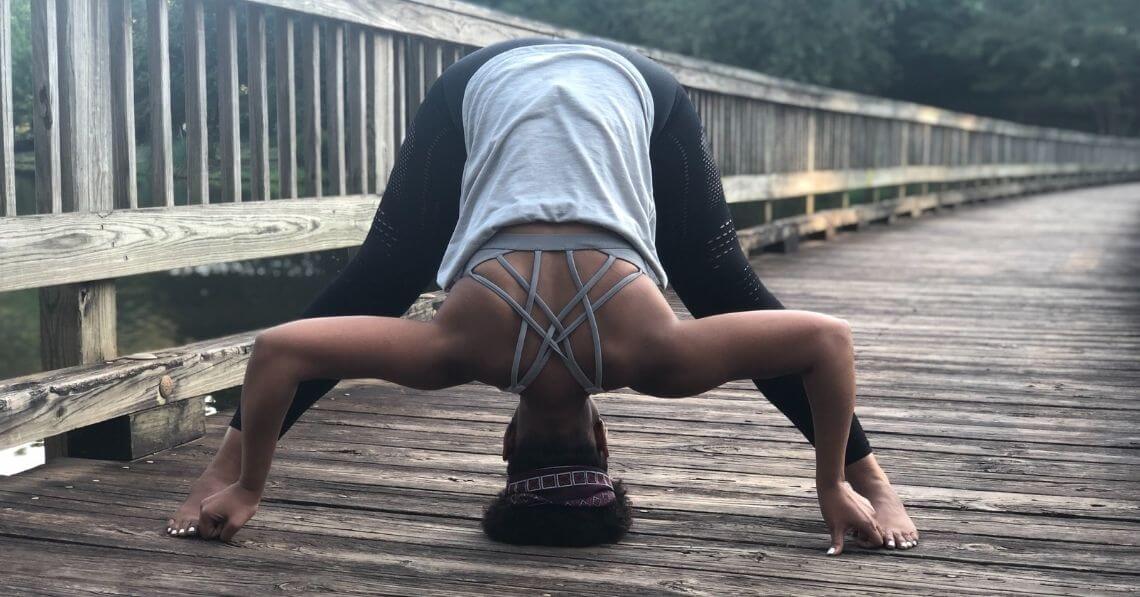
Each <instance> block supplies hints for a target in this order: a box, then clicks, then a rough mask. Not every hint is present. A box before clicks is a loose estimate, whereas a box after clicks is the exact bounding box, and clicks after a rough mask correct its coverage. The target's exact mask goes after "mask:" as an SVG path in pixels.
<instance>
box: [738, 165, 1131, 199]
mask: <svg viewBox="0 0 1140 597" xmlns="http://www.w3.org/2000/svg"><path fill="white" fill-rule="evenodd" d="M1137 169H1140V164H1138V165H1136V166H1132V167H1124V166H1098V165H1088V164H986V165H976V166H902V167H896V168H877V169H868V170H816V171H812V172H785V173H776V174H741V175H736V176H726V177H724V179H723V181H722V186H723V187H724V195H725V199H726V200H727V201H728V202H729V203H738V202H743V201H761V200H765V199H778V198H781V197H800V196H803V195H821V194H825V193H837V192H840V191H850V190H855V189H866V188H873V187H890V186H900V185H904V184H918V183H923V182H935V183H941V182H961V181H966V180H987V179H996V178H1024V177H1031V176H1048V175H1054V174H1074V173H1078V172H1109V171H1135V170H1137Z"/></svg>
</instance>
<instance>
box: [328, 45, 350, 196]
mask: <svg viewBox="0 0 1140 597" xmlns="http://www.w3.org/2000/svg"><path fill="white" fill-rule="evenodd" d="M325 33H326V36H325V52H324V59H325V82H326V85H327V87H326V96H325V97H326V103H325V106H324V111H325V114H326V115H327V117H328V122H327V124H326V127H325V130H326V131H328V136H329V142H328V146H329V159H328V165H329V173H328V176H329V193H330V194H332V195H346V194H347V193H348V186H347V183H348V180H347V173H346V172H345V155H344V151H345V149H344V142H345V139H344V25H341V24H339V23H328V24H327V25H326V28H325Z"/></svg>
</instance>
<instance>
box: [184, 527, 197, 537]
mask: <svg viewBox="0 0 1140 597" xmlns="http://www.w3.org/2000/svg"><path fill="white" fill-rule="evenodd" d="M186 534H187V535H197V534H198V527H196V526H194V525H190V526H189V527H188V528H187V529H186Z"/></svg>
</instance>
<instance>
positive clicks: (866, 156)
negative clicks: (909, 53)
mask: <svg viewBox="0 0 1140 597" xmlns="http://www.w3.org/2000/svg"><path fill="white" fill-rule="evenodd" d="M170 10H180V11H182V22H183V27H182V33H183V35H182V36H181V39H175V40H171V39H170V37H169V29H168V20H169V11H170ZM0 12H2V15H3V16H2V17H0V71H2V72H0V75H2V76H0V153H2V155H0V158H2V159H0V216H5V217H0V292H4V291H13V290H18V289H28V288H38V289H39V293H40V307H41V340H42V345H43V349H42V361H43V363H42V364H43V367H44V369H45V370H46V371H45V372H44V373H38V374H34V375H29V376H25V377H21V378H17V379H10V380H6V381H3V382H0V448H2V447H6V446H12V445H17V444H20V443H23V442H26V441H29V440H35V439H39V438H43V437H55V438H56V439H55V440H54V441H53V442H52V445H53V446H54V451H55V452H56V453H64V452H65V451H67V452H70V453H73V454H80V455H84V454H85V455H95V456H114V457H121V458H130V457H137V456H139V455H141V454H144V453H147V452H150V451H154V450H157V449H161V448H162V447H164V446H167V445H171V444H173V443H178V442H181V441H185V440H186V439H189V438H191V437H194V436H195V435H197V434H199V433H201V429H202V408H201V401H200V400H196V399H195V398H198V397H200V396H202V395H204V394H206V393H209V392H212V391H216V390H219V389H222V388H226V387H232V386H234V385H237V384H239V383H240V382H241V377H242V374H243V371H244V368H245V363H246V359H247V357H248V352H249V347H250V344H251V342H252V338H253V336H254V335H255V333H256V331H251V332H247V333H242V334H236V335H232V336H227V337H224V338H216V339H211V340H207V341H204V342H198V343H195V344H191V345H186V346H179V347H173V348H170V349H167V350H163V351H158V352H155V353H153V354H146V355H131V356H127V357H121V358H117V357H118V355H117V352H116V332H115V281H114V280H115V278H118V277H123V276H131V275H136V274H142V273H147V272H156V271H162V270H167V269H170V268H175V267H181V266H194V265H202V264H208V263H215V262H222V261H234V260H244V259H254V258H262V257H269V256H276V255H286V254H295V253H303V252H309V251H319V250H324V249H331V248H337V247H350V246H355V245H358V244H359V243H360V242H361V241H362V240H363V238H364V236H365V234H366V233H367V231H368V228H369V226H370V224H371V220H372V216H373V213H374V211H375V209H376V207H377V204H378V201H379V196H378V195H379V193H380V192H382V190H383V188H384V185H385V183H386V180H387V176H388V173H389V171H390V170H391V168H392V166H393V164H394V156H395V150H396V148H397V147H398V146H399V143H400V142H401V141H402V139H403V137H404V133H405V131H406V130H407V127H408V123H409V122H410V120H411V118H412V117H413V116H414V114H415V110H416V108H417V106H418V105H419V103H420V101H421V99H422V98H423V97H424V94H425V91H426V90H427V89H428V88H429V87H430V86H431V84H432V83H433V82H434V81H435V79H436V78H438V77H439V75H440V73H442V71H443V70H444V69H445V68H447V66H448V65H450V64H451V63H453V62H455V61H456V60H459V59H460V58H462V57H463V56H464V55H465V54H467V53H469V52H470V51H472V50H473V49H475V48H477V47H481V46H484V45H487V44H490V43H494V42H497V41H500V40H504V39H508V38H515V37H525V36H550V37H579V36H582V34H581V33H579V32H576V31H570V30H566V29H559V28H556V27H552V26H549V25H546V24H543V23H538V22H534V21H529V20H525V19H521V18H517V17H513V16H509V15H506V14H503V13H499V12H495V11H492V10H488V9H484V8H481V7H476V6H472V5H467V4H462V3H459V2H453V1H450V0H324V1H321V2H316V1H311V0H251V1H247V2H224V1H223V2H217V3H209V4H207V3H204V2H203V1H202V0H181V1H180V2H176V3H175V4H173V8H172V5H170V4H168V2H167V1H166V0H148V2H147V11H146V14H145V15H137V18H138V19H140V20H145V23H146V31H147V32H148V34H147V35H146V39H145V40H142V41H143V43H145V44H146V47H147V56H148V59H147V64H146V66H147V69H148V77H147V82H148V84H147V95H148V97H149V102H148V109H147V110H146V111H145V112H144V113H142V114H136V113H135V100H134V89H133V87H134V80H135V76H134V72H133V69H134V62H133V60H132V48H133V45H134V43H135V40H134V39H133V36H132V26H131V23H132V20H134V19H136V16H135V15H132V14H131V3H130V2H119V1H117V0H91V1H87V0H36V1H35V2H32V31H31V39H32V44H33V48H32V54H33V70H34V73H33V74H34V79H35V97H34V111H35V114H34V145H35V178H36V184H35V189H36V190H35V195H36V196H35V199H36V201H35V211H36V213H35V214H24V213H20V214H17V213H16V197H15V186H14V183H13V181H14V176H15V170H14V154H13V120H12V87H11V73H12V67H11V47H10V33H9V32H10V27H9V18H8V14H9V2H8V0H0ZM242 16H244V21H245V27H244V28H242V29H241V30H240V31H239V27H238V23H239V21H240V20H241V17H242ZM207 17H210V18H212V19H214V25H215V27H214V29H215V36H214V37H213V38H211V39H207V36H206V22H207ZM270 41H271V42H272V48H273V49H274V50H275V52H274V56H273V57H272V60H271V59H270V58H271V57H270V56H269V55H268V53H267V48H269V47H270V44H269V43H268V42H270ZM211 43H213V44H215V46H214V48H215V49H216V60H214V61H212V62H211V63H207V57H208V55H209V53H208V52H207V51H206V50H207V44H211ZM172 44H173V45H177V46H180V47H181V50H180V51H174V52H172V48H171V45H172ZM242 45H244V49H245V58H246V65H245V66H246V69H245V78H244V80H239V72H240V69H239V63H238V61H239V57H240V56H241V52H240V50H241V46H242ZM636 49H638V50H639V51H641V52H643V53H645V54H646V55H648V56H650V57H651V58H653V59H655V60H657V61H658V62H660V63H662V64H663V65H665V66H666V67H668V68H669V69H670V70H671V71H672V72H673V73H674V74H675V75H676V76H677V78H678V79H679V80H680V81H681V83H682V84H684V85H685V87H686V89H687V91H688V92H689V94H690V97H691V98H692V99H693V102H694V104H695V105H696V106H697V108H698V110H699V111H700V114H701V118H702V120H703V122H704V123H705V127H706V131H707V135H708V140H709V144H710V146H711V149H712V153H713V155H714V156H715V159H716V162H717V165H718V166H719V168H720V169H721V172H722V174H723V175H724V188H725V192H726V195H727V197H728V199H729V201H730V202H732V203H733V204H751V205H754V206H756V207H755V209H753V210H752V212H751V213H753V214H754V216H755V220H756V221H755V222H753V224H755V225H749V226H746V227H743V228H742V229H741V230H740V238H741V243H742V244H743V245H744V246H745V248H746V249H748V250H754V249H759V248H763V247H768V246H774V247H776V248H782V249H784V250H790V249H792V248H794V246H795V243H796V241H797V239H799V238H800V237H802V236H806V235H817V236H822V237H825V238H826V237H828V236H830V235H831V234H832V233H833V232H834V231H835V230H836V229H837V228H840V227H845V226H858V225H860V224H863V223H866V222H869V221H875V220H888V221H889V220H890V219H892V218H894V217H896V215H899V214H907V215H917V214H919V213H921V212H923V211H925V210H928V209H939V208H940V207H943V206H947V205H953V204H956V203H960V202H962V201H970V200H975V199H986V198H994V197H1002V196H1007V195H1013V194H1018V193H1024V192H1033V191H1040V190H1046V189H1051V188H1058V187H1061V186H1067V185H1081V184H1094V183H1102V182H1109V181H1115V180H1123V179H1128V178H1134V177H1135V176H1136V175H1137V171H1138V168H1140V141H1138V140H1136V139H1123V138H1113V137H1103V136H1096V135H1090V134H1084V133H1077V132H1071V131H1062V130H1056V129H1047V128H1041V127H1033V126H1026V125H1021V124H1014V123H1011V122H1003V121H998V120H993V119H988V118H982V117H977V116H971V115H967V114H959V113H954V112H949V111H945V110H940V109H936V108H931V107H927V106H920V105H915V104H909V103H904V102H897V101H891V100H886V99H881V98H874V97H868V96H863V95H858V94H854V93H848V92H841V91H835V90H830V89H824V88H819V87H814V86H811V85H803V84H798V83H793V82H789V81H783V80H779V79H774V78H772V77H768V76H765V75H762V74H759V73H755V72H751V71H747V70H743V69H740V68H735V67H729V66H725V65H721V64H715V63H711V62H707V61H703V60H698V59H694V58H690V57H686V56H682V55H678V54H673V53H669V52H663V51H659V50H654V49H651V48H641V47H637V48H636ZM172 59H175V60H182V61H183V62H182V64H183V65H184V73H185V77H184V80H181V81H172V80H171V67H170V61H171V60H172ZM270 63H272V66H273V69H272V73H273V75H274V79H275V82H276V84H275V85H274V87H273V92H274V97H272V98H270V97H269V86H268V74H269V72H270V68H269V65H270ZM208 70H209V71H212V72H213V73H214V74H215V77H216V80H217V93H216V97H213V98H211V97H209V96H210V93H208V85H207V81H208V78H207V71H208ZM243 90H244V91H243ZM172 93H180V94H183V99H184V102H185V106H186V110H185V112H186V118H185V125H184V129H183V132H182V133H180V134H183V135H184V138H185V147H186V157H185V159H186V169H185V171H186V177H187V183H186V197H185V201H183V200H182V199H180V198H179V199H178V201H177V202H178V203H183V202H184V203H187V205H178V206H176V197H175V192H174V188H175V187H174V184H173V180H174V175H173V173H174V170H175V164H174V158H173V152H172V134H173V132H174V130H175V129H174V123H172V115H171V105H172V104H171V94H172ZM242 95H245V96H246V99H245V100H244V101H241V99H240V98H241V96H242ZM271 100H272V101H273V102H275V108H276V110H275V111H276V120H275V122H270V119H269V114H270V103H269V102H270V101H271ZM211 113H215V114H216V119H217V123H218V126H217V127H216V128H215V131H216V133H217V138H216V139H215V138H211V137H210V133H209V131H210V127H209V126H208V123H209V116H210V114H211ZM243 114H244V115H245V117H246V119H247V120H248V137H247V138H245V139H242V138H241V135H240V130H241V128H240V127H239V123H240V122H241V118H242V115H243ZM136 118H145V119H146V120H147V123H146V125H147V126H146V128H147V129H148V130H149V133H150V135H149V152H148V154H149V156H150V157H149V160H148V161H147V164H148V168H149V176H148V177H146V178H147V179H148V180H149V197H150V204H151V205H156V206H157V207H142V208H140V200H139V193H138V189H137V188H136V182H135V181H136V174H137V173H136V169H137V164H138V160H137V159H136V135H135V129H136ZM271 133H272V135H273V137H274V138H275V140H276V143H275V150H276V151H275V154H274V155H271V151H272V150H273V149H274V145H271V143H270V138H271ZM243 142H244V144H245V146H246V147H247V148H248V162H249V163H248V166H249V176H248V178H245V177H244V176H243V159H245V158H244V157H243V152H242V144H243ZM210 147H216V148H217V149H218V150H219V151H218V152H217V153H218V155H219V156H220V159H218V160H217V162H216V163H215V162H212V161H211V159H210V153H211V152H210V151H209V148H210ZM212 173H213V174H216V175H217V178H218V181H219V182H218V184H216V185H211V176H210V175H211V174H212ZM862 196H869V197H870V199H869V200H866V199H864V200H858V199H859V197H862ZM301 197H303V198H301ZM853 197H855V199H853ZM268 199H273V200H272V201H266V200H268ZM785 213H792V214H793V215H790V216H786V215H785V216H784V217H781V216H782V215H783V214H785ZM739 219H740V221H744V220H745V219H747V217H746V216H745V215H743V212H742V215H741V217H740V218H739ZM739 223H740V222H738V224H739ZM439 300H440V297H439V296H437V295H425V298H424V299H423V300H421V302H419V303H417V305H416V306H415V307H414V308H413V313H412V315H416V316H421V317H427V316H430V313H431V309H432V306H433V304H437V303H438V302H439ZM417 314H418V315H417ZM96 423H99V425H97V426H94V427H92V425H93V424H96ZM80 428H83V429H80ZM72 430H80V431H73V432H72V434H71V445H70V448H69V449H66V450H65V449H64V447H63V446H64V444H65V442H63V441H60V440H59V438H61V437H62V436H61V435H60V434H63V433H65V432H69V431H72Z"/></svg>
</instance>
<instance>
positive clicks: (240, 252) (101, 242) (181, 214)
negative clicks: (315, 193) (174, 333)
mask: <svg viewBox="0 0 1140 597" xmlns="http://www.w3.org/2000/svg"><path fill="white" fill-rule="evenodd" d="M378 205H379V197H375V196H371V195H367V196H345V197H336V198H330V199H327V200H322V201H316V200H314V199H280V200H275V201H272V202H268V203H261V202H258V203H249V204H246V205H242V204H232V203H228V204H211V205H209V206H205V205H189V206H177V207H171V208H163V207H156V208H145V209H137V210H116V211H111V212H98V213H74V214H62V215H59V216H55V217H51V216H27V217H23V216H21V217H19V218H3V219H0V291H8V290H15V289H17V288H34V287H37V286H43V285H47V284H59V283H65V282H73V281H81V280H90V279H103V278H115V277H119V276H127V275H134V274H138V273H144V272H156V271H162V270H165V269H170V268H173V267H182V266H189V265H199V264H204V263H213V262H222V261H233V260H238V259H257V258H260V257H271V256H274V255H288V254H294V253H305V252H309V251H323V250H326V249H334V248H341V247H352V246H357V245H359V244H360V243H361V242H362V241H363V240H364V237H365V235H366V234H367V233H368V229H369V228H370V227H371V225H372V219H373V217H374V216H375V213H376V208H377V206H378ZM173 245H177V247H178V250H177V251H172V250H170V247H171V246H173ZM49 253H50V254H49Z"/></svg>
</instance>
